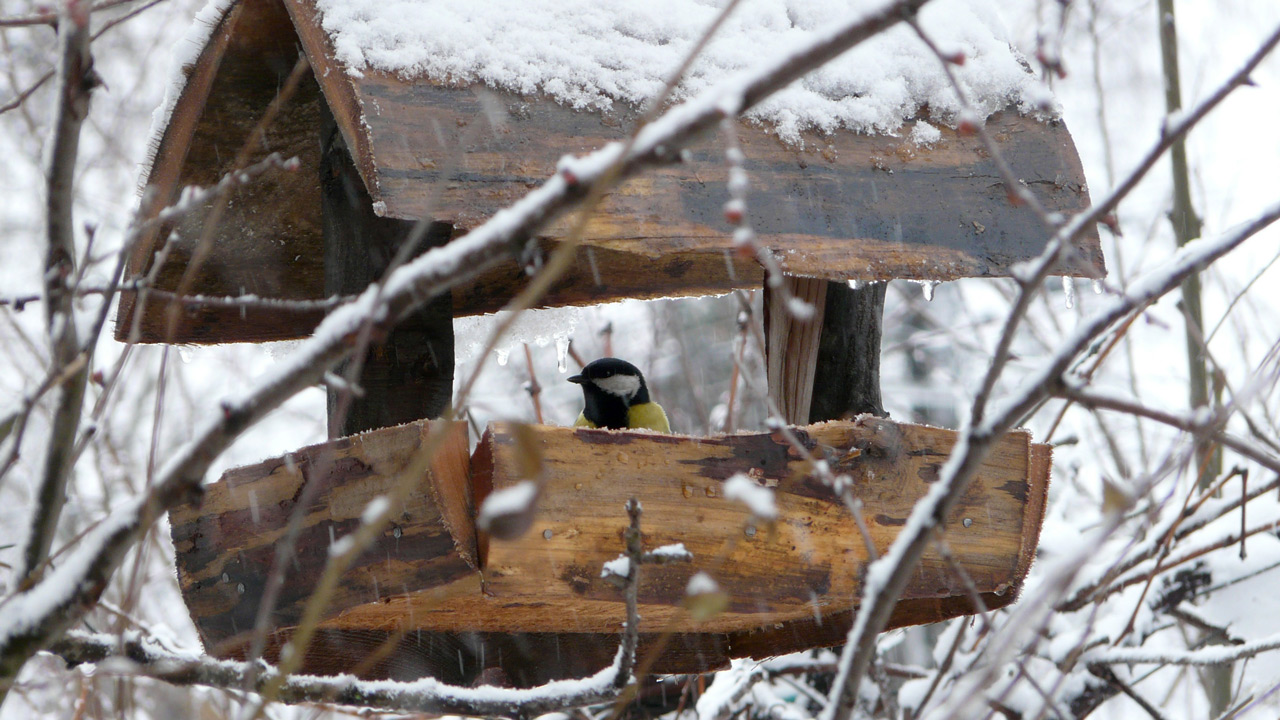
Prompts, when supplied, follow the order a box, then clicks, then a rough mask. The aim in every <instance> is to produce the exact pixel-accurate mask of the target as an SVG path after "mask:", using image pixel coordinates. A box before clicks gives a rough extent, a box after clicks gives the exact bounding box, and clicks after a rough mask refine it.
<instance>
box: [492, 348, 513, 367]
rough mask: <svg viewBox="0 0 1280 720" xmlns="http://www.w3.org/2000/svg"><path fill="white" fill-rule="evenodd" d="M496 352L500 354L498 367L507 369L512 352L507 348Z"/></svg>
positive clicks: (498, 349)
mask: <svg viewBox="0 0 1280 720" xmlns="http://www.w3.org/2000/svg"><path fill="white" fill-rule="evenodd" d="M494 352H495V353H497V354H498V365H500V366H502V367H506V366H507V358H508V357H510V356H511V350H509V349H507V348H497V349H495V350H494Z"/></svg>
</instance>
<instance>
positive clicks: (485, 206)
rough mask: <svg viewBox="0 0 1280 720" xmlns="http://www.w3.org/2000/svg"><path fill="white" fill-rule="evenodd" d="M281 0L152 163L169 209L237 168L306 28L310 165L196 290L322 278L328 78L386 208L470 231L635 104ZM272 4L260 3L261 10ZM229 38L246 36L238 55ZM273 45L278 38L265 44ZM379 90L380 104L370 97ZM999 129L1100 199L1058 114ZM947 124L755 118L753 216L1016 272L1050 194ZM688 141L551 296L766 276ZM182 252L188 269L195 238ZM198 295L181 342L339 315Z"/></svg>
mask: <svg viewBox="0 0 1280 720" xmlns="http://www.w3.org/2000/svg"><path fill="white" fill-rule="evenodd" d="M280 2H281V0H244V3H243V5H244V8H245V9H244V10H243V11H240V15H239V16H237V15H235V13H234V12H233V17H229V18H228V20H227V21H225V22H224V23H223V24H224V26H225V30H220V31H219V33H215V34H214V41H213V42H212V43H211V45H210V47H209V48H208V49H207V52H206V56H207V57H202V58H201V61H200V63H198V64H197V66H196V69H195V71H194V74H193V78H194V79H196V80H198V81H199V82H195V83H194V84H189V85H188V87H187V89H186V90H185V91H184V94H183V96H182V97H181V98H180V99H179V102H178V104H177V108H176V109H175V112H174V115H173V119H172V121H171V124H170V128H169V129H168V130H167V131H166V134H165V136H164V139H163V140H162V141H161V145H160V155H159V157H158V158H157V163H156V168H155V170H154V172H153V173H152V174H151V179H150V181H149V187H151V188H153V189H154V193H155V197H156V198H158V199H159V204H149V205H148V206H147V211H148V212H154V211H158V209H159V207H160V206H161V205H163V204H166V203H167V202H169V201H171V200H172V199H173V198H174V192H175V191H176V188H178V187H179V186H180V185H181V184H185V183H188V182H204V183H206V184H207V183H208V182H210V181H211V179H210V178H216V177H217V176H218V175H219V174H220V171H221V170H222V169H223V168H222V167H221V166H220V165H219V159H220V158H221V159H222V160H224V161H225V159H226V156H228V155H230V154H234V153H233V152H228V151H226V150H225V148H229V147H238V146H237V145H236V143H237V142H238V141H242V139H243V137H244V135H245V133H247V130H248V128H249V127H251V126H252V124H253V122H254V121H255V120H256V118H257V116H258V115H257V114H255V110H256V112H257V113H260V111H261V108H263V107H265V106H266V104H267V103H268V102H269V101H270V98H271V97H272V95H271V93H273V92H274V87H275V78H274V75H272V74H271V68H272V67H273V66H274V64H279V63H275V61H274V60H272V61H271V63H266V61H264V60H263V58H264V57H266V58H268V59H271V58H273V57H274V56H273V55H272V54H271V52H284V51H285V50H286V49H287V51H288V52H296V50H295V49H296V47H297V46H298V45H299V44H301V46H302V47H303V48H304V50H305V52H306V53H307V56H308V58H309V59H310V60H311V63H312V67H313V68H314V69H315V71H316V73H315V77H316V78H317V79H318V82H317V80H309V81H308V82H307V83H306V84H305V87H304V91H303V92H301V93H299V95H298V97H297V98H295V99H294V100H293V101H292V103H291V108H292V110H291V112H290V113H288V115H289V121H288V122H287V123H285V126H284V127H278V128H275V129H274V130H273V136H272V137H273V138H274V139H273V140H272V142H271V143H270V144H271V146H272V147H271V149H277V150H280V149H283V150H284V151H285V152H286V153H288V154H296V155H298V156H299V157H300V158H301V160H302V165H303V168H302V170H301V171H300V172H298V173H292V174H288V178H282V179H279V180H277V181H275V182H276V183H277V184H278V185H277V186H268V187H266V188H258V189H254V190H252V191H250V190H245V191H242V193H241V194H240V195H239V196H237V198H236V203H235V206H236V207H237V208H241V209H242V210H243V217H228V222H227V223H225V225H226V227H225V228H223V229H220V233H221V234H220V236H219V249H218V251H217V252H216V253H215V257H214V259H213V261H212V265H211V266H210V270H209V272H207V273H204V274H203V276H202V278H201V279H202V283H203V284H202V285H200V287H199V288H198V291H199V292H202V293H204V294H207V295H220V296H235V295H240V294H244V293H255V294H257V295H259V296H262V297H280V298H289V299H304V298H320V297H323V296H324V293H323V290H324V286H323V280H322V273H321V272H320V258H321V255H322V253H321V252H320V247H321V245H322V237H321V236H322V233H321V229H320V227H319V223H318V222H317V218H318V213H317V212H316V208H317V203H318V189H317V188H315V187H314V186H310V187H306V186H303V185H302V184H298V185H295V184H294V183H299V182H301V183H305V184H307V185H311V184H312V180H311V178H313V177H314V174H313V169H314V168H316V167H317V166H318V164H319V162H320V160H319V155H318V153H317V152H316V149H315V143H314V136H315V132H316V128H317V127H318V118H319V106H320V103H321V94H322V93H323V98H324V101H326V102H327V103H328V104H329V106H330V107H332V108H333V109H334V113H335V121H336V123H337V125H338V127H339V128H340V130H341V132H342V136H343V138H344V139H345V141H346V143H347V145H348V147H349V148H350V149H351V152H352V157H353V159H354V163H355V168H356V170H357V171H358V173H359V174H360V176H361V177H362V178H363V179H364V181H365V187H366V189H368V190H369V192H370V195H371V198H372V200H373V201H374V202H375V203H380V204H379V205H378V207H379V208H381V209H382V210H381V211H382V212H383V213H385V215H386V216H387V217H393V218H399V219H416V218H418V217H420V216H421V215H423V214H424V213H431V214H432V215H433V216H434V217H435V218H436V219H437V220H440V221H441V222H447V223H451V224H453V225H454V227H455V228H456V229H457V231H458V232H465V231H466V230H467V229H469V228H472V227H475V225H476V224H478V223H480V222H482V221H483V220H485V219H486V218H488V217H490V216H491V215H492V214H493V213H494V212H495V211H496V210H498V209H499V208H501V207H503V206H505V205H506V204H508V203H510V202H511V201H513V200H514V199H516V198H518V197H520V196H521V195H523V193H525V192H526V191H527V190H528V189H529V188H530V187H531V186H532V185H533V184H535V183H538V182H541V181H542V179H544V178H545V177H547V176H549V175H550V174H552V173H553V172H554V169H555V162H556V160H557V159H558V158H559V157H560V156H561V155H563V154H564V153H565V152H579V151H585V150H589V149H591V148H594V147H598V146H600V145H601V144H603V143H605V142H609V141H612V140H616V139H618V138H620V137H622V136H623V134H624V133H625V132H626V130H627V128H628V127H629V126H630V124H631V123H632V120H633V115H632V114H631V112H630V111H629V110H619V111H617V112H615V113H612V114H600V113H591V112H575V111H573V110H570V109H567V108H564V107H561V106H559V105H556V104H555V103H554V102H552V101H550V100H547V99H544V98H529V97H518V96H514V95H511V94H506V93H496V92H492V91H483V92H481V91H477V90H475V89H472V88H453V87H440V86H436V85H432V84H430V83H428V82H417V83H408V82H406V81H404V80H402V79H400V78H397V77H394V76H387V75H382V74H379V73H375V72H366V73H365V74H364V76H363V77H361V78H353V77H352V76H351V75H349V74H348V73H346V72H345V69H344V68H342V67H341V66H340V65H339V64H338V63H337V62H336V60H335V59H334V57H333V49H332V45H331V43H330V41H329V39H328V37H327V35H326V34H325V33H324V31H323V30H322V29H321V28H320V26H319V21H318V19H317V14H316V12H315V9H314V7H313V6H312V4H311V3H310V2H309V0H287V1H286V2H285V4H284V6H283V7H282V6H281V5H280ZM286 10H287V11H288V14H287V15H286V13H285V11H286ZM240 16H243V19H237V18H239V17H240ZM255 18H256V19H261V20H262V21H260V22H256V23H251V22H249V20H250V19H255ZM282 18H283V21H281V19H282ZM295 28H296V29H295ZM220 33H221V34H220ZM227 35H230V39H228V38H227ZM219 43H226V45H227V48H226V52H225V53H224V54H220V53H219V52H218V47H219ZM264 48H266V49H267V50H270V51H271V52H267V53H266V54H265V55H264V53H263V52H262V50H263V49H264ZM219 61H220V62H221V67H220V66H219ZM289 66H290V65H289V64H285V65H284V67H285V70H282V72H287V68H288V67H289ZM215 75H216V77H215ZM482 95H484V96H485V97H481V96H482ZM495 105H496V106H497V107H498V108H499V109H505V111H506V118H505V123H504V124H503V125H502V126H501V127H495V126H494V125H493V124H491V123H490V122H489V120H488V118H490V117H493V113H492V112H490V110H491V109H492V107H493V106H495ZM368 108H377V109H378V110H377V111H376V112H373V111H369V112H367V113H366V112H364V110H365V109H368ZM499 114H501V113H499ZM197 125H198V127H195V126H197ZM909 126H910V123H908V126H907V127H905V128H904V129H903V132H902V133H900V135H902V136H905V135H906V133H907V131H909ZM988 127H989V128H990V130H991V131H992V134H993V135H994V136H995V137H996V139H997V141H998V142H999V143H1000V144H1001V148H1002V150H1003V151H1004V154H1005V155H1006V157H1007V159H1008V160H1009V162H1010V163H1011V165H1012V166H1013V168H1014V170H1015V172H1016V173H1017V174H1018V176H1019V177H1021V178H1023V179H1024V180H1025V181H1026V182H1027V183H1028V184H1029V185H1031V186H1033V187H1034V188H1035V189H1036V191H1037V192H1038V193H1039V194H1040V196H1041V197H1042V199H1043V200H1044V203H1045V205H1046V206H1047V207H1048V208H1049V209H1050V210H1055V211H1059V212H1064V213H1070V212H1074V211H1076V210H1079V209H1081V208H1083V207H1085V206H1087V204H1088V193H1087V191H1086V189H1085V186H1084V176H1083V172H1082V171H1081V168H1080V164H1079V159H1078V157H1077V156H1076V153H1075V149H1074V146H1073V145H1072V144H1071V139H1070V136H1069V135H1068V133H1067V131H1066V128H1065V127H1063V126H1062V125H1061V124H1060V123H1041V122H1039V121H1037V120H1034V119H1031V118H1024V117H1021V116H1019V115H1017V113H1015V112H1008V113H997V114H995V115H993V116H992V117H991V118H990V119H989V120H988ZM942 132H943V139H942V140H941V141H940V142H939V143H937V144H936V145H934V146H932V147H929V148H922V147H917V146H915V145H913V144H911V143H910V142H907V141H904V140H902V139H901V137H889V136H880V137H867V136H862V135H855V134H853V133H848V132H837V133H835V134H832V135H830V136H820V135H814V136H811V137H808V138H806V142H805V145H804V148H803V149H802V148H799V147H796V146H790V145H785V144H783V143H781V142H780V141H779V140H778V139H777V138H776V137H774V136H772V135H770V134H768V133H767V132H765V131H764V130H763V129H761V128H758V127H755V126H752V125H750V124H743V125H742V126H741V127H740V130H739V134H740V138H741V142H742V145H743V148H744V150H745V152H746V154H747V156H748V162H747V164H746V168H747V170H748V171H749V172H750V173H751V175H752V189H751V192H752V194H751V197H750V198H749V200H750V202H749V209H750V212H751V217H750V220H751V223H752V225H753V227H755V228H756V230H757V231H758V232H759V234H760V236H761V237H762V238H766V239H767V242H768V243H769V244H770V246H771V247H772V248H773V249H774V250H775V251H776V253H777V257H778V260H779V262H780V263H781V264H782V266H783V268H784V269H785V270H786V271H787V272H788V273H790V274H794V275H804V276H811V277H824V278H827V279H831V280H846V279H851V278H853V279H860V280H875V279H886V278H893V277H904V278H916V279H932V280H947V279H954V278H958V277H967V276H998V275H1004V274H1007V272H1008V269H1009V267H1010V266H1011V265H1012V264H1013V263H1015V262H1017V261H1019V260H1024V259H1026V258H1028V257H1031V256H1034V255H1035V254H1037V253H1038V252H1039V251H1040V250H1041V248H1042V247H1043V240H1044V237H1045V235H1044V232H1043V230H1042V228H1040V227H1039V226H1038V225H1037V221H1036V220H1035V218H1034V217H1033V216H1032V214H1031V213H1027V212H1025V211H1024V210H1023V209H1021V208H1015V207H1011V206H1010V205H1009V203H1008V202H1007V200H1006V196H1005V192H1004V190H1003V188H1002V187H1001V184H1000V180H999V178H998V176H997V173H996V172H995V170H994V168H993V166H992V164H991V161H990V159H989V158H987V157H986V153H985V151H984V150H983V149H982V148H980V147H979V145H980V144H979V142H978V140H977V139H976V138H973V137H961V136H959V135H957V134H955V133H954V132H951V131H949V130H947V129H945V128H944V129H943V130H942ZM688 157H689V160H688V161H687V162H685V163H683V164H678V165H675V166H672V167H668V168H664V169H661V170H659V171H657V172H655V173H651V174H649V175H646V176H645V178H643V179H636V180H633V181H631V182H629V183H627V184H626V185H624V186H623V187H621V188H619V189H618V190H617V191H615V192H614V193H612V194H611V195H610V196H609V198H607V199H606V201H605V203H604V207H603V208H602V210H601V212H598V213H597V214H596V215H595V216H594V219H593V220H592V222H591V223H589V225H588V228H587V233H586V238H585V240H586V246H585V247H584V248H583V249H582V251H581V253H580V257H579V262H578V264H577V266H576V269H575V272H574V273H573V274H572V275H571V276H570V277H567V278H565V279H564V280H562V281H561V282H560V283H559V284H558V285H557V287H556V288H555V289H554V290H553V292H552V293H551V295H550V296H549V297H548V298H546V299H545V301H544V302H545V304H546V305H547V306H552V305H587V304H595V303H601V302H607V301H612V300H617V299H621V298H625V297H659V296H679V295H698V294H706V293H710V292H724V291H727V290H729V289H732V288H735V287H759V283H760V270H759V268H758V266H756V265H755V264H754V262H751V263H748V262H746V261H743V260H742V259H740V258H737V257H736V255H734V254H733V253H732V252H729V250H730V243H729V241H728V233H729V231H730V228H729V227H728V226H727V225H725V223H724V221H723V219H722V212H721V205H722V204H723V202H724V200H725V199H726V198H727V197H728V195H727V191H726V190H725V180H726V170H725V167H724V163H723V159H722V157H721V153H720V151H719V148H718V147H717V146H716V144H715V143H714V141H712V140H707V141H704V142H702V143H700V144H695V146H694V147H692V148H691V149H690V153H689V156H688ZM290 178H291V179H290ZM298 178H301V179H302V180H301V181H299V180H297V179H298ZM145 216H146V215H145V213H144V217H145ZM190 222H191V223H198V218H195V219H193V220H191V221H190ZM565 229H566V226H565V225H564V224H563V223H562V224H561V225H558V226H556V227H553V228H551V229H550V230H549V233H548V234H549V237H548V238H546V239H545V240H544V241H543V246H544V247H549V246H551V245H554V244H555V242H556V239H557V238H558V237H560V236H561V235H562V234H563V233H564V231H565ZM195 235H198V233H195ZM193 236H194V235H193ZM157 240H158V238H157V237H154V236H153V237H149V238H145V239H144V241H143V242H142V243H141V244H140V246H139V249H138V252H137V255H136V256H135V257H134V258H133V262H132V263H131V266H130V269H131V271H132V272H138V271H141V270H143V269H145V268H146V267H147V266H148V264H149V263H150V262H151V257H152V255H153V253H154V252H155V251H156V249H157V247H156V243H157ZM1081 250H1082V251H1083V255H1084V256H1085V257H1086V258H1087V261H1086V263H1085V266H1082V267H1071V268H1067V267H1064V268H1061V271H1062V272H1063V273H1070V274H1085V275H1095V274H1099V273H1102V272H1103V271H1104V267H1103V262H1102V255H1101V250H1100V247H1099V245H1098V240H1097V237H1096V236H1091V237H1090V238H1088V239H1086V240H1085V241H1083V242H1082V244H1081ZM169 262H170V263H173V264H174V265H175V266H176V267H177V272H179V273H180V271H181V267H182V263H183V262H184V257H183V254H182V248H181V247H179V248H177V250H176V251H175V255H174V256H173V257H172V258H171V259H170V261H169ZM167 277H168V276H167V274H166V276H165V278H167ZM525 281H526V276H525V273H524V270H523V267H522V266H521V265H520V263H517V262H511V263H510V264H508V265H507V266H505V267H502V268H499V269H498V270H495V271H493V272H492V273H490V274H489V275H487V276H485V278H484V279H482V280H481V281H478V282H477V283H475V284H474V285H473V286H471V287H469V288H463V289H459V290H458V291H456V292H455V293H454V312H455V314H457V315H467V314H474V313H480V312H489V311H492V310H493V309H495V308H497V307H499V306H500V305H501V304H502V303H503V302H504V301H505V300H506V299H507V298H510V297H511V296H512V295H514V294H515V293H516V292H518V291H519V289H520V288H521V287H522V286H523V284H524V282H525ZM169 282H170V281H169V280H168V279H162V280H161V281H160V282H159V283H158V286H159V287H161V288H170V289H171V288H172V285H171V284H166V283H169ZM174 282H176V279H175V280H174ZM131 302H132V301H131V300H130V301H126V304H125V305H124V306H123V311H122V313H121V316H120V317H121V323H120V325H119V326H118V329H117V334H118V335H121V336H123V334H124V333H125V332H126V331H127V327H128V321H129V319H130V317H131V312H132V310H131V308H132V305H131ZM186 313H187V318H188V321H187V323H186V324H185V325H184V326H183V328H181V329H180V331H179V334H178V336H177V337H176V338H175V340H177V341H181V342H205V343H211V342H230V341H251V340H265V339H282V338H288V337H300V336H304V335H306V334H307V333H308V332H310V330H311V329H312V328H313V327H314V326H315V323H316V322H317V321H318V319H319V315H320V314H319V313H318V312H317V313H299V312H293V311H284V310H278V309H277V310H272V309H266V308H254V309H248V310H245V311H243V312H242V311H240V310H239V309H235V308H212V307H207V308H203V309H199V310H197V309H188V310H187V311H186ZM142 320H143V327H142V329H143V339H144V340H145V341H162V340H163V339H164V338H163V336H162V334H163V325H162V324H156V323H154V322H153V318H152V314H151V313H150V312H148V313H147V314H146V316H145V317H144V318H142Z"/></svg>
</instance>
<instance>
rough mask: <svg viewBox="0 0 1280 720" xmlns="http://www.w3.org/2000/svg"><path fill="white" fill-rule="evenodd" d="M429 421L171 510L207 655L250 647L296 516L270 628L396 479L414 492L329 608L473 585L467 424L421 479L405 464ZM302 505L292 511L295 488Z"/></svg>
mask: <svg viewBox="0 0 1280 720" xmlns="http://www.w3.org/2000/svg"><path fill="white" fill-rule="evenodd" d="M429 427H430V425H429V423H427V422H418V423H411V424H409V425H402V426H399V427H394V428H388V429H385V430H380V431H377V432H371V433H365V434H362V435H357V436H354V437H350V438H342V439H340V440H335V441H331V442H329V443H324V444H322V445H314V446H311V447H306V448H302V449H301V450H298V451H296V452H293V453H290V454H289V455H285V456H284V457H280V458H275V459H272V460H268V461H265V462H262V463H258V464H256V465H250V466H247V467H242V468H237V469H235V470H230V471H228V472H227V473H226V474H224V475H223V476H222V479H221V480H219V481H218V482H216V483H214V484H212V485H210V486H209V487H208V488H207V490H206V492H205V495H204V499H203V501H202V502H201V503H200V504H199V505H184V506H181V507H178V508H176V509H174V510H173V511H172V512H171V513H170V514H169V522H170V526H171V532H172V536H173V544H174V547H175V548H176V550H177V565H178V580H179V584H180V585H181V587H182V592H183V596H184V597H185V598H186V600H187V609H188V610H190V612H191V617H192V619H193V620H194V621H195V623H196V628H197V630H198V631H199V633H200V638H201V640H202V641H203V642H204V645H205V648H206V649H207V650H208V651H210V652H212V653H214V654H226V653H227V652H228V651H229V649H232V648H243V647H247V645H248V640H249V637H248V634H249V632H250V631H251V630H252V629H253V626H254V622H255V618H256V617H257V613H258V606H259V605H260V602H261V598H262V593H263V590H264V588H265V587H266V585H267V575H268V573H269V572H271V568H272V566H273V565H274V562H275V544H276V542H277V541H278V540H279V539H280V538H281V536H282V535H283V534H284V532H285V528H286V525H287V524H288V522H289V518H290V517H291V516H292V515H293V513H294V512H295V511H299V510H300V511H301V512H302V513H303V518H304V519H303V529H302V533H301V535H300V536H299V538H298V541H297V550H298V551H297V554H296V556H295V558H294V561H293V562H292V563H291V564H289V565H288V566H287V567H285V568H284V572H286V573H288V578H287V582H286V583H285V585H284V590H283V592H282V594H281V596H280V599H279V601H278V602H277V604H276V607H275V609H274V611H273V612H272V614H271V618H272V626H273V627H289V626H291V625H296V624H297V622H298V619H299V618H300V617H301V615H302V608H303V604H304V603H305V602H306V600H307V598H308V596H310V594H311V592H312V589H313V588H314V587H315V582H316V580H317V578H319V576H320V573H321V571H322V570H323V568H324V564H325V561H326V560H327V559H328V557H329V546H330V545H331V544H333V542H334V541H335V540H338V539H340V538H342V537H343V536H345V535H346V534H347V533H349V532H351V531H352V530H353V529H354V528H355V527H356V526H357V525H358V524H359V522H360V516H361V513H363V512H364V509H365V506H366V505H368V503H369V501H370V500H372V499H374V498H376V497H378V496H380V495H383V494H385V492H386V491H387V490H388V489H389V488H390V487H391V486H392V485H393V484H395V483H399V482H412V483H414V484H415V486H416V488H417V489H416V490H415V492H414V493H413V494H412V495H411V497H410V499H409V501H408V502H406V503H405V504H404V506H403V507H402V508H399V509H398V510H399V512H398V513H397V514H396V516H395V521H394V523H393V524H392V525H391V526H389V527H387V528H386V529H385V531H384V532H383V533H382V535H381V536H380V537H379V539H378V541H377V542H376V543H374V545H373V547H371V548H369V550H368V551H367V552H366V553H365V554H364V555H363V556H361V558H360V559H359V560H358V561H357V562H356V564H355V565H354V566H353V567H352V569H351V570H349V571H348V572H347V574H346V576H344V579H343V583H342V585H341V587H340V588H339V590H338V593H337V595H336V596H335V597H334V598H333V600H332V606H333V607H334V608H335V609H336V610H339V611H340V610H342V609H343V608H348V607H352V606H356V605H360V604H362V603H374V604H378V603H382V602H386V600H387V599H388V598H390V597H392V596H395V595H398V594H403V593H405V592H408V591H410V590H418V589H421V588H424V587H449V586H450V584H451V583H454V582H456V581H459V580H464V581H465V580H466V579H468V578H475V577H476V572H475V567H476V566H475V558H476V552H475V531H474V525H473V524H472V519H471V518H472V515H473V510H472V507H471V493H470V488H469V486H468V485H467V482H468V475H469V468H468V465H469V462H470V459H469V456H468V452H467V437H466V428H465V427H464V426H463V425H461V424H459V425H457V426H456V428H455V430H454V432H453V434H452V435H450V436H449V440H448V442H447V443H446V444H445V447H444V448H443V449H442V450H441V451H440V452H439V453H438V454H437V455H436V457H435V460H434V461H433V462H432V464H431V472H430V473H429V474H428V475H427V477H425V478H408V477H406V476H405V475H404V472H405V468H407V467H408V466H410V464H411V463H412V460H413V457H414V454H415V453H416V452H418V451H419V450H420V449H421V448H422V445H423V441H424V440H425V439H426V436H427V433H428V431H429ZM310 484H314V485H315V487H314V488H313V489H312V491H311V493H310V495H311V497H312V500H311V502H310V504H309V505H308V506H306V507H303V508H298V502H299V500H300V498H301V497H302V496H303V494H304V493H303V486H304V485H310Z"/></svg>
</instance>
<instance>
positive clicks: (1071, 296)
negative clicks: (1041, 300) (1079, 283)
mask: <svg viewBox="0 0 1280 720" xmlns="http://www.w3.org/2000/svg"><path fill="white" fill-rule="evenodd" d="M1062 292H1063V293H1064V294H1065V295H1066V296H1067V309H1068V310H1070V309H1072V308H1074V307H1075V306H1076V284H1075V283H1074V282H1073V281H1072V280H1071V277H1070V276H1068V275H1063V276H1062Z"/></svg>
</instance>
